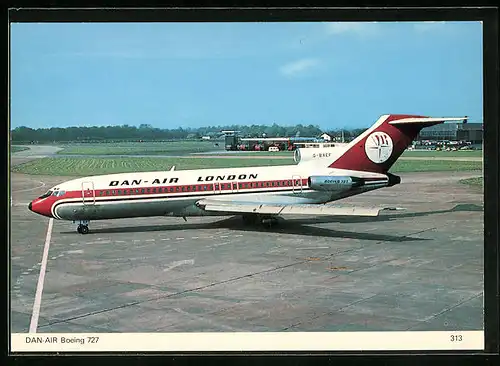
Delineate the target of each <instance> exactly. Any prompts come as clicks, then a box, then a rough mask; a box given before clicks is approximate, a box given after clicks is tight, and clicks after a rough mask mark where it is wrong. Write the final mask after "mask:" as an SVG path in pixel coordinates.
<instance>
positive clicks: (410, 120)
mask: <svg viewBox="0 0 500 366" xmlns="http://www.w3.org/2000/svg"><path fill="white" fill-rule="evenodd" d="M467 119H468V117H453V118H445V117H443V118H431V117H409V118H402V119H396V120H394V121H390V122H389V124H391V125H402V124H407V123H418V124H426V123H429V124H435V123H441V122H446V121H465V120H467Z"/></svg>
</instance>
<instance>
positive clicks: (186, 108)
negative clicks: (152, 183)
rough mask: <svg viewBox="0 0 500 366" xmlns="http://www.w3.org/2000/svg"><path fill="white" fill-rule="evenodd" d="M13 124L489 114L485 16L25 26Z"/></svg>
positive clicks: (328, 123)
mask: <svg viewBox="0 0 500 366" xmlns="http://www.w3.org/2000/svg"><path fill="white" fill-rule="evenodd" d="M10 37H11V38H10V47H11V54H10V71H11V73H10V83H11V94H10V98H11V108H10V113H11V128H16V127H19V126H27V127H31V128H50V127H69V126H107V125H123V124H129V125H136V126H139V125H140V124H143V123H145V124H150V125H152V126H153V127H157V128H177V127H183V128H187V127H203V126H217V125H220V126H224V125H232V124H272V123H277V124H279V125H284V126H289V125H295V124H299V123H301V124H305V125H309V124H312V125H318V126H320V128H322V129H324V130H332V129H336V128H364V127H368V126H370V125H371V124H372V123H373V122H375V121H376V120H377V119H378V117H379V116H380V115H383V114H391V113H398V114H399V113H401V114H419V115H427V116H433V117H455V116H465V115H467V116H469V117H470V120H469V121H470V122H481V121H482V118H483V114H482V110H483V79H482V78H483V75H482V73H483V71H482V65H483V60H482V57H483V55H482V24H481V23H480V22H365V23H361V22H336V23H331V22H289V23H281V22H277V23H13V24H11V29H10Z"/></svg>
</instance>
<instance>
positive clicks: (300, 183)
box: [35, 159, 387, 220]
mask: <svg viewBox="0 0 500 366" xmlns="http://www.w3.org/2000/svg"><path fill="white" fill-rule="evenodd" d="M320 160H322V159H320ZM320 160H318V161H304V162H301V163H299V164H297V165H285V166H270V167H248V168H221V169H200V170H185V171H176V170H173V171H162V172H144V173H121V174H110V175H102V176H91V177H85V178H79V179H75V180H71V181H68V182H65V183H62V184H60V185H57V186H55V187H53V188H52V189H51V191H53V192H61V193H57V194H52V195H51V196H48V197H46V198H41V199H40V201H39V202H35V205H38V206H39V207H43V209H39V210H38V211H37V212H39V213H42V214H45V215H46V216H49V215H50V216H51V217H54V218H56V219H62V220H100V219H113V218H127V217H143V216H198V215H213V214H214V213H208V212H206V211H204V210H202V209H200V208H198V207H197V206H196V205H195V203H196V202H198V201H200V200H202V199H206V198H216V199H217V200H227V201H239V202H254V203H255V202H257V203H267V204H270V203H271V204H272V203H275V204H302V203H327V202H330V201H334V200H337V199H341V198H344V197H348V196H351V195H355V194H359V193H363V192H366V191H368V190H373V189H377V188H382V187H385V186H387V176H386V175H384V174H376V173H366V172H360V171H349V170H339V169H329V168H324V164H320ZM310 176H355V177H359V178H368V179H370V178H371V179H372V182H371V184H369V185H366V186H363V187H359V188H357V189H349V190H345V189H339V190H335V191H321V190H314V189H311V187H309V185H308V178H309V177H310ZM377 178H378V179H377ZM62 192H63V193H62ZM43 201H45V202H43ZM40 211H44V212H45V213H43V212H40ZM216 214H217V215H221V213H216ZM222 214H223V213H222Z"/></svg>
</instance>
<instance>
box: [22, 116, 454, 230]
mask: <svg viewBox="0 0 500 366" xmlns="http://www.w3.org/2000/svg"><path fill="white" fill-rule="evenodd" d="M463 120H464V118H463V117H460V118H431V117H425V116H419V115H403V114H386V115H382V116H381V117H380V118H379V119H378V120H377V121H376V122H375V123H374V124H373V125H372V127H370V128H369V129H367V130H366V131H365V132H363V133H362V134H360V135H359V136H358V137H357V138H356V139H354V140H353V141H352V142H350V143H346V144H340V145H336V146H333V147H325V148H305V149H298V150H296V151H295V155H294V159H295V162H296V163H297V164H293V165H282V166H267V167H265V166H263V167H243V168H220V169H198V170H183V171H178V170H175V166H174V167H172V169H170V170H169V171H164V172H134V173H120V174H108V175H99V176H90V177H84V178H79V179H74V180H70V181H67V182H63V183H61V184H58V185H56V186H54V187H52V188H50V189H49V190H48V191H47V192H46V193H45V194H43V195H41V196H40V197H38V198H36V199H34V200H33V201H32V202H31V203H30V204H29V206H28V208H29V209H30V210H31V211H33V212H35V213H37V214H40V215H43V216H46V217H50V218H54V219H58V220H68V221H73V223H76V224H77V225H78V226H77V232H78V233H80V234H87V233H88V232H89V227H88V225H89V222H90V220H107V219H119V218H134V217H151V216H173V217H182V218H183V219H184V220H185V221H187V220H186V217H189V216H209V215H213V216H222V215H231V216H233V215H242V217H243V221H244V222H245V223H248V224H250V223H252V224H255V223H264V224H266V223H270V224H272V223H275V222H276V221H277V219H278V216H283V215H288V214H293V215H301V214H302V215H332V216H336V215H338V216H350V215H353V216H378V215H379V213H380V212H381V211H383V210H393V209H398V208H397V207H342V206H340V205H336V204H331V202H333V201H337V200H340V199H343V198H346V197H350V196H354V195H357V194H361V193H365V192H368V191H373V190H376V189H380V188H384V187H392V186H394V185H396V184H400V183H401V178H400V177H399V176H397V175H394V174H392V173H389V169H390V168H391V166H392V165H393V164H394V163H395V162H396V160H397V159H398V158H399V156H400V155H401V154H402V153H403V151H404V150H405V149H406V148H407V147H408V146H409V145H410V144H411V142H412V141H413V139H414V138H415V137H416V136H417V134H418V133H419V132H420V130H421V129H422V128H425V127H429V126H432V125H435V124H439V123H443V122H445V121H463Z"/></svg>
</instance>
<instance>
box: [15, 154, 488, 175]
mask: <svg viewBox="0 0 500 366" xmlns="http://www.w3.org/2000/svg"><path fill="white" fill-rule="evenodd" d="M286 164H294V162H293V159H291V158H290V159H272V158H270V159H251V158H246V159H238V158H234V159H232V158H226V159H207V158H196V157H185V158H133V157H131V158H44V159H39V160H33V161H30V162H27V163H24V164H20V165H16V166H14V167H12V171H13V172H17V173H25V174H36V175H55V176H88V175H100V174H112V173H125V172H140V171H166V170H169V169H170V168H171V167H172V166H173V165H175V166H176V169H177V170H186V169H202V168H224V167H245V166H274V165H286ZM481 169H482V163H481V162H475V161H472V162H469V161H442V160H432V161H425V160H414V161H413V160H410V161H408V160H407V161H398V162H396V164H395V165H394V166H393V168H392V169H391V172H393V173H398V172H400V173H402V172H428V171H469V170H481Z"/></svg>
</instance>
